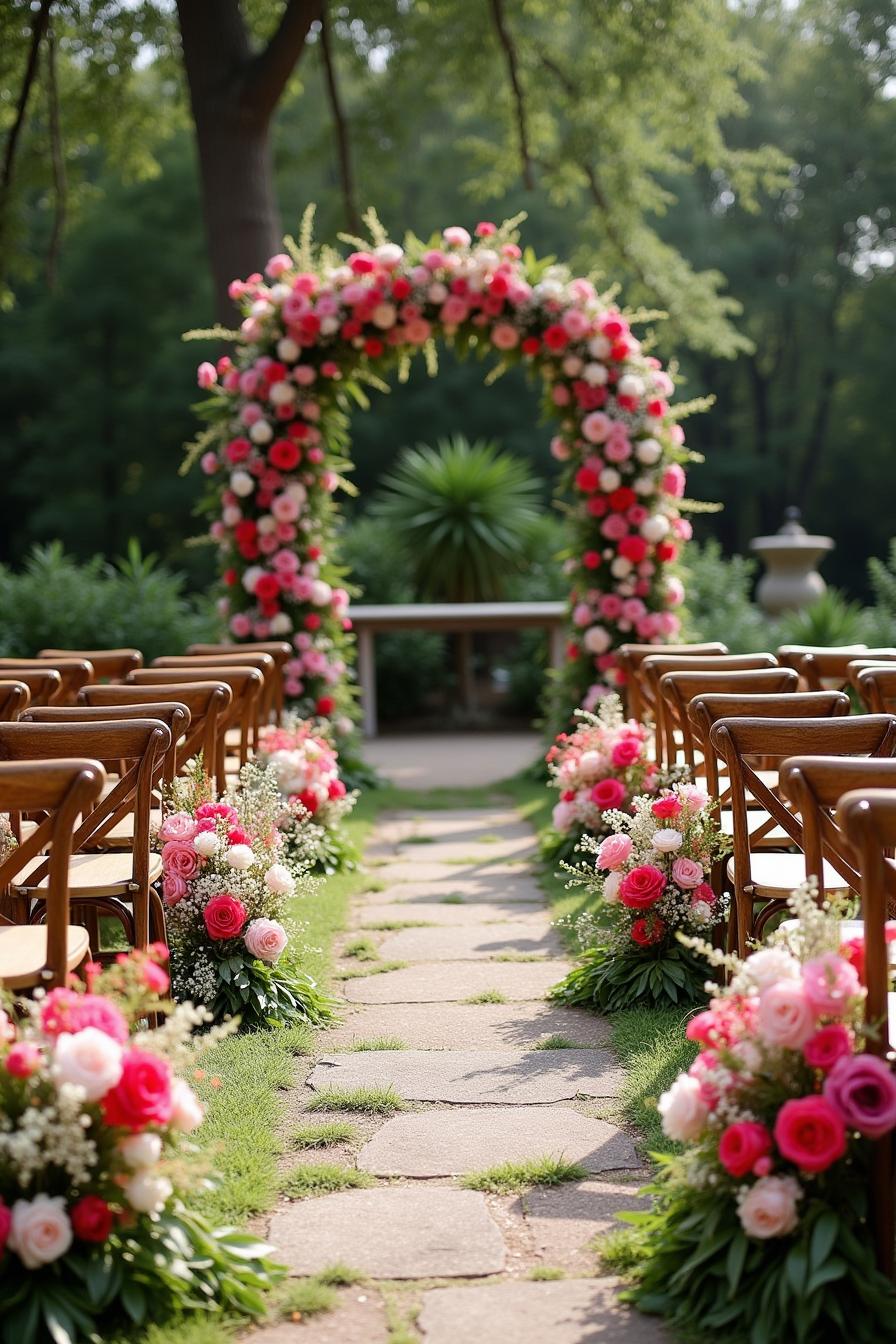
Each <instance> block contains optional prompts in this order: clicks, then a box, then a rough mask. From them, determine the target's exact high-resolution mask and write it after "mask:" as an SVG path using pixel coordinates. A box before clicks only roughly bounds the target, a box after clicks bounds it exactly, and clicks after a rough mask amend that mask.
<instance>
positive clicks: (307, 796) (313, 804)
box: [296, 789, 320, 815]
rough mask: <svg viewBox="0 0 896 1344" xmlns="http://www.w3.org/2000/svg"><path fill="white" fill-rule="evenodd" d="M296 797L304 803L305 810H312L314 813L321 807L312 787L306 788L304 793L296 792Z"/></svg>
mask: <svg viewBox="0 0 896 1344" xmlns="http://www.w3.org/2000/svg"><path fill="white" fill-rule="evenodd" d="M296 798H297V799H298V801H299V802H300V803H301V804H302V806H303V807H304V809H305V811H306V812H310V813H311V814H312V815H313V814H314V813H315V812H316V811H317V809H318V808H319V807H320V803H319V802H318V800H317V795H316V794H313V793H312V792H311V790H310V789H305V791H304V792H303V793H299V794H296Z"/></svg>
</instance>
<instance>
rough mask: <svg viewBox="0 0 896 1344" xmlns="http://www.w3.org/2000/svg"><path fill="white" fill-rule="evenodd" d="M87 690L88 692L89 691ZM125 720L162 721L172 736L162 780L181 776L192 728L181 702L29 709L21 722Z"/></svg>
mask: <svg viewBox="0 0 896 1344" xmlns="http://www.w3.org/2000/svg"><path fill="white" fill-rule="evenodd" d="M89 689H90V688H89V687H86V686H85V687H84V690H83V691H82V692H81V694H82V695H83V694H84V691H87V690H89ZM121 719H158V720H159V721H160V722H161V723H164V725H165V727H166V728H167V729H168V731H169V732H170V734H171V745H170V746H169V748H168V750H167V751H166V753H165V761H164V764H163V768H162V779H163V781H164V782H165V783H166V784H170V783H171V782H172V781H173V780H174V777H175V775H176V774H177V744H178V741H179V740H180V739H181V738H182V737H183V735H184V733H185V732H186V731H187V729H188V728H189V726H190V711H189V709H187V706H186V705H183V704H179V703H178V702H177V701H171V700H162V701H159V702H157V703H156V704H154V705H148V704H146V702H145V701H144V702H143V703H142V704H138V705H93V706H91V705H85V704H81V705H48V706H45V707H39V708H36V709H29V710H26V712H25V713H24V714H21V715H20V716H19V721H20V723H113V722H117V721H118V720H121Z"/></svg>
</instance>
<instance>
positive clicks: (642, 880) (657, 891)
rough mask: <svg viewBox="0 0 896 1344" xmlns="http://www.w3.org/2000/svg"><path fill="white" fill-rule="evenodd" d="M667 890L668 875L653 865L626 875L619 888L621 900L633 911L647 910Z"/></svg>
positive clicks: (642, 866) (645, 865)
mask: <svg viewBox="0 0 896 1344" xmlns="http://www.w3.org/2000/svg"><path fill="white" fill-rule="evenodd" d="M665 890H666V875H665V873H661V872H660V870H659V868H654V866H653V864H651V863H644V864H642V865H641V866H640V867H639V868H633V869H632V871H631V872H630V873H626V875H625V877H624V878H623V879H622V885H621V886H620V888H619V899H620V901H622V904H623V905H627V906H628V907H629V908H630V909H632V910H647V909H649V908H650V906H652V905H656V903H657V901H658V900H659V899H660V897H661V896H662V894H663V892H664V891H665Z"/></svg>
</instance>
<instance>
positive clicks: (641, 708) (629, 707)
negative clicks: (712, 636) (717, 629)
mask: <svg viewBox="0 0 896 1344" xmlns="http://www.w3.org/2000/svg"><path fill="white" fill-rule="evenodd" d="M727 652H728V645H727V644H719V643H718V642H712V641H710V642H709V643H707V644H622V645H620V647H619V648H618V649H617V650H616V661H617V665H618V667H619V670H620V671H621V672H622V673H623V674H624V678H625V680H624V686H625V708H626V715H627V717H628V718H630V719H637V721H638V722H639V723H646V721H647V708H648V707H647V705H646V704H645V703H644V701H643V700H642V697H641V683H640V681H639V679H638V672H639V670H640V667H641V664H642V663H643V661H644V659H645V658H649V657H651V655H652V654H657V653H674V654H675V656H676V657H678V658H689V657H694V658H700V657H710V656H712V655H713V654H720V653H727Z"/></svg>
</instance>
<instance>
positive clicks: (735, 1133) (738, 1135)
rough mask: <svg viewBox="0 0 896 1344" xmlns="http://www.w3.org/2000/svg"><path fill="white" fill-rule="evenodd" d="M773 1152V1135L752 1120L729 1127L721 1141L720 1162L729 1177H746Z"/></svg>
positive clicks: (742, 1121)
mask: <svg viewBox="0 0 896 1344" xmlns="http://www.w3.org/2000/svg"><path fill="white" fill-rule="evenodd" d="M771 1151H772V1136H771V1134H769V1132H768V1130H767V1129H766V1127H765V1125H760V1124H756V1123H755V1122H754V1121H752V1120H741V1121H739V1122H738V1123H737V1124H734V1125H729V1126H728V1128H727V1129H726V1130H725V1131H724V1133H723V1134H722V1137H721V1138H720V1139H719V1161H720V1162H721V1164H722V1166H723V1167H724V1168H725V1170H726V1171H727V1172H728V1175H729V1176H735V1177H741V1176H746V1175H747V1173H748V1172H750V1171H752V1170H753V1167H754V1166H755V1164H756V1163H757V1162H758V1161H759V1159H760V1158H761V1157H766V1156H767V1155H768V1154H769V1153H770V1152H771Z"/></svg>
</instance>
